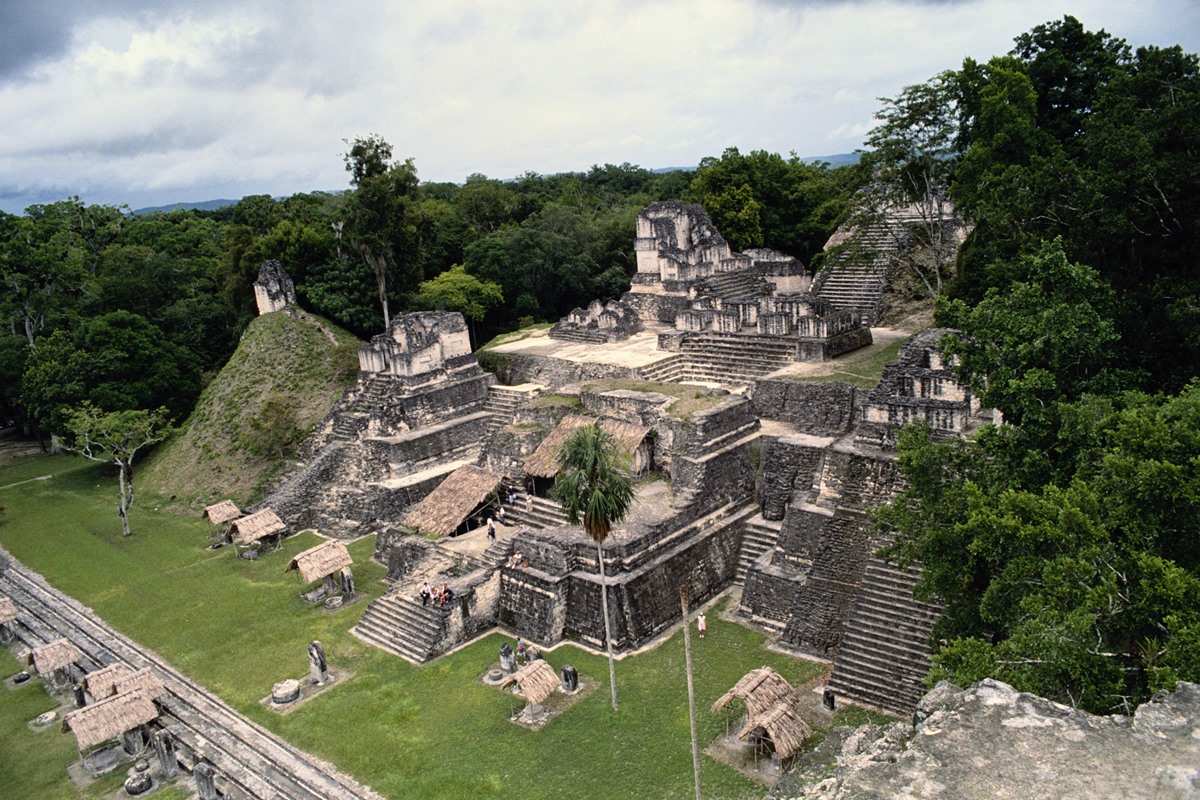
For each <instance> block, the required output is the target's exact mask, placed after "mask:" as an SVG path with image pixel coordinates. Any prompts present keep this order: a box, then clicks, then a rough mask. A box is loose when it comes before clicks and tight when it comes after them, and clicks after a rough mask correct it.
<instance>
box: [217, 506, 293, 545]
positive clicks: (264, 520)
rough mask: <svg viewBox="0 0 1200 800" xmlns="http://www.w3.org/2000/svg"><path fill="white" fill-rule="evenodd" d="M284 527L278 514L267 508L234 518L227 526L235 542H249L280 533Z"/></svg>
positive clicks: (285, 527)
mask: <svg viewBox="0 0 1200 800" xmlns="http://www.w3.org/2000/svg"><path fill="white" fill-rule="evenodd" d="M286 529H287V526H286V525H284V524H283V520H281V519H280V518H279V515H278V514H276V513H275V512H274V511H272V510H271V509H269V508H264V509H263V510H262V511H258V512H256V513H254V514H250V515H249V516H245V517H242V518H241V519H239V520H235V521H234V523H233V524H232V525H231V526H229V532H230V534H232V535H233V541H234V543H235V544H250V543H251V542H256V541H258V540H259V539H265V538H266V537H268V536H270V535H272V534H275V533H282V532H283V531H284V530H286Z"/></svg>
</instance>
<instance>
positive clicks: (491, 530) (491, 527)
mask: <svg viewBox="0 0 1200 800" xmlns="http://www.w3.org/2000/svg"><path fill="white" fill-rule="evenodd" d="M488 538H489V539H491V540H492V544H495V543H496V523H495V522H494V521H493V520H492V518H491V517H488Z"/></svg>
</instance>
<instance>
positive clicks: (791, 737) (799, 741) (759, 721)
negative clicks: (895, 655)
mask: <svg viewBox="0 0 1200 800" xmlns="http://www.w3.org/2000/svg"><path fill="white" fill-rule="evenodd" d="M759 728H763V729H765V730H766V732H767V736H768V737H770V739H771V743H772V744H774V746H775V753H776V754H777V755H778V756H779V757H780V758H787V757H788V756H790V755H791V754H792V753H795V752H796V751H797V750H799V749H800V746H801V745H803V744H804V741H805V740H806V739H807V738H808V737H809V736H812V728H810V727H808V723H806V722H805V721H804V720H802V719H800V717H799V716H798V715H797V714H796V710H795V709H794V708H793V707H792V706H791V705H790V704H788V703H787V702H786V701H780V702H779V703H778V704H776V705H774V706H772V707H771V708H770V709H768V710H767V711H765V712H763V713H762V714H758V715H756V716H751V717H750V718H749V719H747V720H746V724H745V725H743V726H742V730H741V731H740V732H739V733H738V738H739V739H741V740H743V741H745V740H746V739H748V738H749V737H750V734H752V733H754V731H756V730H758V729H759Z"/></svg>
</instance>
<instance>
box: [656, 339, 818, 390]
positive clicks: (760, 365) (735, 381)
mask: <svg viewBox="0 0 1200 800" xmlns="http://www.w3.org/2000/svg"><path fill="white" fill-rule="evenodd" d="M795 352H796V344H795V341H791V342H789V341H787V340H786V339H782V340H781V339H779V338H776V337H772V336H756V335H747V336H743V335H735V334H728V335H722V334H715V333H696V334H692V335H690V336H687V337H685V338H684V340H683V342H681V344H680V355H682V356H683V359H684V363H683V369H682V377H681V378H679V379H680V380H692V381H708V382H711V383H724V384H728V385H734V386H743V385H746V384H750V383H753V382H754V381H755V380H757V379H758V378H761V377H762V376H763V375H766V374H767V373H770V372H774V371H775V370H777V369H779V368H781V367H784V366H786V365H788V364H790V363H792V362H793V361H794V357H795Z"/></svg>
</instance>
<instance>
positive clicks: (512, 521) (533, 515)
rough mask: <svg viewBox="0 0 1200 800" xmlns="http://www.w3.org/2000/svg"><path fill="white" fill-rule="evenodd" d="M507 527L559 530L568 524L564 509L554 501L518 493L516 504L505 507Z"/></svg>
mask: <svg viewBox="0 0 1200 800" xmlns="http://www.w3.org/2000/svg"><path fill="white" fill-rule="evenodd" d="M504 511H505V514H507V517H508V518H507V519H506V520H505V521H504V524H505V525H508V526H509V527H512V526H514V525H525V526H527V527H530V528H558V527H561V526H563V525H566V524H567V518H566V517H565V516H563V513H562V507H561V506H559V504H558V503H557V502H555V501H554V500H548V499H546V498H544V497H537V496H535V495H530V494H527V493H525V492H517V498H516V502H515V503H513V504H512V505H509V504H507V503H506V504H505V505H504Z"/></svg>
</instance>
